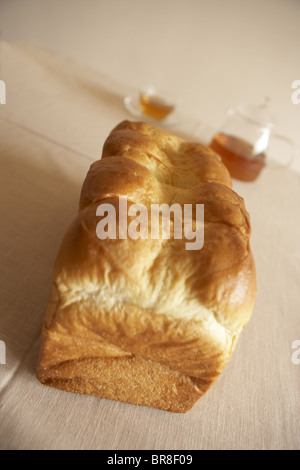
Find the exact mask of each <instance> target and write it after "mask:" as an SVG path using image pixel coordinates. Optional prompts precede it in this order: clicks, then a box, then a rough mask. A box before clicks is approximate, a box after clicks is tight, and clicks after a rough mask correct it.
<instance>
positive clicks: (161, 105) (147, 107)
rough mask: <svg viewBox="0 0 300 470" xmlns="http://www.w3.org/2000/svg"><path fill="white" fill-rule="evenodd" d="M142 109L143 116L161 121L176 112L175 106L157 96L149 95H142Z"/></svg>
mask: <svg viewBox="0 0 300 470" xmlns="http://www.w3.org/2000/svg"><path fill="white" fill-rule="evenodd" d="M140 108H141V111H142V113H143V114H145V115H146V116H148V117H150V118H152V119H156V120H159V121H160V120H162V119H164V118H166V117H167V116H168V115H169V114H170V113H171V112H172V111H174V105H172V104H170V103H168V102H167V101H165V100H164V99H163V98H160V97H159V96H157V95H154V94H148V93H141V94H140Z"/></svg>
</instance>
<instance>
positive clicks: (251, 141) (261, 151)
mask: <svg viewBox="0 0 300 470" xmlns="http://www.w3.org/2000/svg"><path fill="white" fill-rule="evenodd" d="M269 104H270V100H269V98H265V99H264V100H263V101H262V102H261V103H260V104H259V105H249V104H241V105H239V106H237V107H236V108H235V109H229V110H228V118H227V120H226V122H225V124H224V126H223V127H222V128H221V129H220V130H219V131H218V132H217V133H216V134H215V135H214V136H213V138H212V140H211V142H210V144H209V147H210V148H211V149H212V150H214V151H215V152H216V153H218V154H219V155H220V156H221V158H222V160H223V163H224V164H225V165H226V167H227V168H228V170H229V173H230V174H231V176H232V177H233V178H236V179H238V180H242V181H254V180H255V179H256V178H257V177H258V175H259V174H260V172H261V170H262V169H263V168H264V167H265V166H266V164H269V162H270V160H269V159H267V157H266V150H267V148H268V146H269V142H270V139H271V138H272V139H278V140H281V141H284V142H285V143H286V144H288V145H289V147H290V149H289V154H288V158H286V157H284V159H282V161H280V162H277V163H275V161H274V160H272V165H273V166H276V167H280V166H284V167H286V166H289V165H290V164H291V162H292V159H293V157H294V154H295V146H294V144H293V142H292V141H291V140H290V139H288V138H287V137H285V136H282V135H279V134H275V133H274V127H275V121H274V119H273V117H272V116H271V114H270V112H269Z"/></svg>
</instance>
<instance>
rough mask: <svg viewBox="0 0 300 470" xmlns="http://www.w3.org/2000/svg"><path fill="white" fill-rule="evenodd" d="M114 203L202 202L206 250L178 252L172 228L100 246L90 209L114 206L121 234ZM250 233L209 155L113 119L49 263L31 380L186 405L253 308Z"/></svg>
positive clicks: (177, 407) (180, 245)
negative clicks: (50, 280)
mask: <svg viewBox="0 0 300 470" xmlns="http://www.w3.org/2000/svg"><path fill="white" fill-rule="evenodd" d="M122 196H123V197H124V196H126V198H127V201H128V206H130V205H131V204H143V205H144V206H145V207H146V208H148V209H149V210H150V208H151V207H150V206H151V205H152V204H159V205H161V204H163V203H164V204H168V205H171V204H174V203H177V204H179V205H180V207H183V206H184V204H192V205H196V204H204V243H203V246H202V247H201V249H197V250H196V249H192V250H188V249H186V242H187V240H186V239H185V237H184V236H183V237H182V238H181V239H180V238H176V237H174V230H173V231H172V230H171V233H170V237H169V238H163V237H162V236H161V237H159V238H155V239H153V238H151V237H150V236H148V238H146V237H140V238H135V239H133V238H130V237H129V236H127V238H125V237H124V236H123V237H120V236H118V233H117V236H116V238H110V237H107V238H103V239H100V238H99V236H98V235H97V233H96V231H97V224H98V222H99V220H101V218H100V217H99V216H98V215H97V208H98V206H99V205H101V204H104V203H106V204H110V205H112V206H114V207H115V210H116V223H117V228H118V211H119V201H120V198H121V197H122ZM130 220H133V217H132V216H129V215H128V223H129V221H130ZM171 222H172V224H173V225H174V220H173V221H171ZM172 224H171V226H173V225H172ZM250 230H251V228H250V221H249V215H248V213H247V211H246V209H245V205H244V201H243V199H242V198H241V197H239V196H238V195H237V194H236V193H235V192H234V191H233V190H232V189H231V179H230V176H229V173H228V171H227V169H226V168H225V166H224V165H223V163H222V162H221V159H220V157H219V156H218V155H217V154H215V153H214V152H212V151H211V150H209V149H208V148H206V147H204V146H203V145H201V144H199V143H190V142H186V141H184V140H183V139H181V138H179V137H176V136H173V135H171V134H169V133H167V132H165V131H163V130H161V129H159V128H157V127H155V126H151V125H149V124H146V123H143V122H129V121H124V122H122V123H120V124H119V125H118V126H117V127H116V128H115V129H114V130H113V131H112V132H111V133H110V135H109V136H108V138H107V140H106V142H105V144H104V147H103V153H102V158H101V159H100V160H98V161H96V162H95V163H93V164H92V165H91V167H90V169H89V171H88V174H87V176H86V179H85V181H84V183H83V187H82V191H81V196H80V203H79V213H78V215H77V216H76V217H75V219H74V221H73V222H72V223H71V225H70V227H69V229H68V230H67V232H66V234H65V236H64V239H63V241H62V243H61V246H60V249H59V252H58V255H57V258H56V262H55V267H54V277H53V287H52V293H51V295H50V299H49V302H48V305H47V309H46V313H45V318H44V324H43V329H42V334H41V342H40V351H39V357H38V365H37V377H38V379H39V380H40V381H41V382H42V383H43V384H45V385H48V386H52V387H56V388H59V389H62V390H65V391H69V392H74V393H80V394H88V395H95V396H98V397H102V398H106V399H111V400H117V401H122V402H127V403H131V404H135V405H142V406H150V407H154V408H159V409H162V410H167V411H170V412H177V413H184V412H186V411H188V410H189V409H191V408H192V406H193V405H194V404H195V402H196V401H197V400H198V399H199V398H200V397H201V396H202V395H203V394H204V393H206V392H207V390H208V389H209V388H210V386H211V385H212V384H213V383H214V382H215V380H216V379H217V377H218V376H219V375H220V373H221V372H222V371H223V369H224V367H225V366H226V364H227V363H228V360H229V359H230V357H231V355H232V353H233V350H234V348H235V345H236V342H237V339H238V337H239V335H240V333H241V331H242V329H243V328H244V327H245V325H246V324H247V322H248V321H249V319H250V316H251V313H252V310H253V305H254V301H255V297H256V274H255V265H254V260H253V256H252V252H251V249H250V245H249V237H250ZM117 232H118V231H117ZM123 235H124V233H123ZM237 386H238V384H237Z"/></svg>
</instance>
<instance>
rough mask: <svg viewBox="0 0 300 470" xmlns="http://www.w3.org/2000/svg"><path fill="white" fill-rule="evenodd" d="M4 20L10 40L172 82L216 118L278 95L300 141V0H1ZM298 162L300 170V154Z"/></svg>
mask: <svg viewBox="0 0 300 470" xmlns="http://www.w3.org/2000/svg"><path fill="white" fill-rule="evenodd" d="M0 29H1V38H2V41H25V42H31V43H34V44H38V45H40V46H45V47H47V48H50V49H52V50H55V51H59V52H60V53H62V54H64V55H66V56H69V57H71V58H74V59H76V60H77V61H79V62H81V63H83V64H86V65H87V66H89V67H92V68H94V69H97V70H98V71H100V72H102V73H105V74H106V75H108V76H110V77H112V78H114V79H115V80H117V81H119V82H122V83H124V84H126V85H130V86H134V87H136V88H137V89H139V88H140V87H141V86H143V85H145V84H148V83H152V84H154V85H155V86H157V87H161V88H163V89H167V90H169V91H170V92H171V93H172V94H173V95H175V96H176V97H177V98H178V100H179V103H180V110H181V111H182V112H183V113H186V114H189V115H192V116H195V118H197V119H199V120H202V121H205V122H207V123H208V124H209V125H212V126H213V127H216V128H217V127H219V126H220V125H221V124H222V123H223V121H224V116H225V112H226V109H227V108H228V107H231V106H234V105H237V104H238V103H240V102H253V103H256V102H259V101H260V100H261V98H263V97H265V96H269V97H270V98H271V100H272V111H273V114H274V115H275V116H276V118H277V123H278V125H277V130H278V132H280V133H283V134H285V135H286V136H288V137H290V138H291V139H293V140H294V142H295V143H296V145H297V147H298V148H300V104H298V105H297V104H293V103H292V101H291V95H292V92H293V90H292V88H291V84H292V82H293V81H294V80H297V79H298V80H300V1H299V0H251V1H250V0H226V1H225V0H209V1H207V0H151V1H148V0H85V1H84V0H0ZM0 73H1V72H0ZM292 167H293V168H294V169H296V170H297V171H299V172H300V156H298V158H297V159H296V161H294V163H293V166H292Z"/></svg>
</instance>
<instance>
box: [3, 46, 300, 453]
mask: <svg viewBox="0 0 300 470" xmlns="http://www.w3.org/2000/svg"><path fill="white" fill-rule="evenodd" d="M2 64H3V65H5V67H4V66H3V74H2V75H3V79H4V80H5V82H6V83H7V104H6V105H1V107H0V159H1V171H0V190H1V206H0V207H1V221H2V224H1V232H0V237H1V248H2V249H1V255H0V256H1V285H0V290H1V292H0V299H1V316H0V340H1V341H4V342H5V345H6V364H0V448H3V449H33V448H34V449H161V450H163V449H181V450H184V449H299V447H300V364H296V363H294V362H295V361H294V362H293V361H292V354H293V352H295V350H293V349H292V344H293V342H294V341H295V340H300V317H299V306H300V289H299V285H300V248H299V240H300V217H299V215H300V211H299V204H300V177H299V175H297V174H296V173H293V172H291V171H288V170H285V171H276V170H271V169H268V168H267V169H265V170H264V171H263V173H262V174H261V176H260V177H259V179H258V180H257V181H256V182H254V183H241V182H237V181H234V189H235V190H236V191H237V192H238V193H239V194H240V195H242V196H243V197H244V198H245V202H246V206H247V208H248V210H249V212H250V215H251V221H252V230H253V233H252V248H253V252H254V256H255V261H256V265H257V273H258V296H257V301H256V305H255V309H254V312H253V316H252V319H251V321H250V323H249V325H248V326H247V328H246V329H245V330H244V332H243V333H242V335H241V338H240V340H239V343H238V345H237V348H236V350H235V352H234V354H233V356H232V358H231V359H230V362H229V364H228V366H227V367H226V369H225V371H224V372H223V374H222V375H221V377H220V378H219V379H218V381H217V382H216V384H215V385H214V386H213V387H212V388H211V389H210V390H209V392H208V393H207V394H206V395H205V396H204V397H203V398H201V399H200V401H199V402H198V403H197V404H196V405H195V407H194V408H193V409H192V410H191V411H190V412H188V413H187V414H185V415H176V414H170V413H167V412H163V411H159V410H155V409H151V408H143V407H135V406H131V405H127V404H123V403H118V402H113V401H108V400H103V399H99V398H95V397H89V396H79V395H78V396H77V395H73V394H70V393H66V392H63V391H59V390H55V389H51V388H48V387H45V386H43V385H41V384H40V383H39V382H38V380H37V379H36V377H35V366H36V360H37V348H38V342H39V334H40V330H41V325H42V320H43V315H44V309H45V305H46V302H47V298H48V295H49V291H50V287H51V279H52V267H53V262H54V259H55V256H56V252H57V249H58V246H59V243H60V241H61V237H62V236H63V234H64V232H65V230H66V228H67V226H68V224H69V222H70V221H71V220H72V218H73V216H74V215H75V214H76V212H77V205H78V198H79V193H80V188H81V184H82V182H83V179H84V177H85V175H86V172H87V170H88V168H89V165H90V164H91V162H92V161H93V160H95V159H97V158H99V156H100V155H101V149H102V144H103V142H104V140H105V138H106V137H107V135H108V133H109V132H110V130H111V129H112V128H113V127H114V126H115V125H116V124H117V123H118V122H120V121H121V120H123V119H128V118H129V119H130V118H131V116H129V114H128V112H127V111H126V110H125V108H124V106H123V97H124V94H125V93H127V92H129V91H130V90H129V89H128V88H126V87H125V86H123V85H122V84H121V83H120V84H118V83H114V82H112V81H111V80H109V78H108V77H105V76H103V75H101V74H99V73H96V72H94V71H92V70H88V69H87V68H83V67H81V66H80V65H77V64H76V63H74V62H71V61H70V60H67V59H64V58H61V57H59V56H56V55H55V54H53V53H48V52H46V51H42V50H39V49H36V48H33V47H29V46H26V45H16V44H2ZM203 135H204V134H203ZM192 137H194V136H191V138H192ZM299 357H300V354H299Z"/></svg>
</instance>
